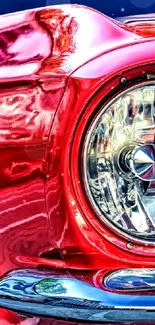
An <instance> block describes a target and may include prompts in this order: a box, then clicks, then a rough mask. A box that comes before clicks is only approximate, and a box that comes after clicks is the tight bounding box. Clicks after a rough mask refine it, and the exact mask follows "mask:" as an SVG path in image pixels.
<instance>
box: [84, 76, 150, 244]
mask: <svg viewBox="0 0 155 325" xmlns="http://www.w3.org/2000/svg"><path fill="white" fill-rule="evenodd" d="M147 85H150V86H155V81H146V82H139V83H137V84H136V85H134V86H130V87H128V88H126V89H125V90H123V91H122V92H119V94H118V95H116V96H115V97H114V98H113V99H112V100H111V101H109V102H108V103H107V104H106V105H105V106H104V105H103V106H101V108H100V112H99V114H96V116H95V117H94V118H93V121H92V123H90V127H89V128H88V130H87V134H86V140H85V141H84V145H83V147H84V149H83V157H82V163H83V171H82V172H83V175H84V188H85V191H86V193H87V196H88V199H89V201H90V204H91V205H92V208H93V209H94V210H95V212H96V214H97V216H98V217H99V218H100V220H101V221H102V222H103V224H105V225H107V226H108V227H109V228H111V229H112V230H114V231H115V233H116V234H120V235H121V236H122V237H123V238H125V239H127V240H130V241H131V242H134V243H137V244H149V245H150V246H155V243H154V242H153V241H152V239H151V238H150V240H149V239H148V240H147V239H144V238H140V237H138V235H137V236H135V237H134V236H133V235H132V234H131V233H128V232H127V231H123V230H122V229H121V228H119V227H117V226H116V225H115V224H114V223H113V222H112V221H110V220H109V219H108V218H106V217H105V216H104V215H103V213H102V212H101V210H100V209H99V207H98V206H97V203H96V202H95V200H94V198H93V195H92V193H91V190H90V186H89V180H88V175H87V167H86V160H87V159H86V158H87V148H88V144H89V141H90V137H91V135H92V131H93V129H94V127H95V125H97V123H98V121H99V120H100V117H101V116H102V114H103V112H106V111H107V110H108V108H109V107H110V106H112V104H113V103H114V102H116V100H117V99H119V98H120V97H121V96H123V95H125V94H126V93H128V92H130V91H132V90H135V89H137V88H141V87H144V86H147ZM131 145H132V143H131Z"/></svg>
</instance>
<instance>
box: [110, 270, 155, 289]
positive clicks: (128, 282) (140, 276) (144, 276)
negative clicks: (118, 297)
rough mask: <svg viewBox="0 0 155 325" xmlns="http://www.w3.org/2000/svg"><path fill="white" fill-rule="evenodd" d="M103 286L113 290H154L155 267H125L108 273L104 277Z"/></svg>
mask: <svg viewBox="0 0 155 325" xmlns="http://www.w3.org/2000/svg"><path fill="white" fill-rule="evenodd" d="M104 286H105V287H106V288H107V289H110V290H112V291H113V292H115V291H125V292H134V291H137V290H138V291H152V290H153V291H154V290H155V269H125V270H119V271H115V272H113V273H110V274H109V275H108V276H107V277H106V278H105V279H104Z"/></svg>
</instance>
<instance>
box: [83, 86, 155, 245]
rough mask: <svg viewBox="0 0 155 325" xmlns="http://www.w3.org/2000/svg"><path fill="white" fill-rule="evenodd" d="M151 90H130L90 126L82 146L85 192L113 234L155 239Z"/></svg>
mask: <svg viewBox="0 0 155 325" xmlns="http://www.w3.org/2000/svg"><path fill="white" fill-rule="evenodd" d="M154 143H155V85H153V84H150V83H149V84H143V85H140V86H138V87H132V88H130V89H129V90H128V91H126V92H123V93H122V94H121V95H119V96H118V97H117V98H116V99H114V100H112V101H111V102H110V103H109V104H108V105H107V106H106V107H103V109H102V110H101V112H100V113H99V114H98V116H97V117H96V118H95V119H94V121H93V122H92V124H91V126H90V128H89V130H88V132H87V135H86V139H85V145H84V180H85V182H84V183H85V187H86V191H87V194H88V197H89V200H90V203H91V204H92V205H93V209H95V211H96V213H97V215H98V217H99V218H100V220H101V221H102V222H104V223H108V224H109V225H111V226H112V225H113V226H114V227H115V229H116V228H117V230H121V232H122V231H123V232H125V233H128V234H130V235H132V236H134V237H135V236H138V237H140V238H143V239H150V240H151V238H153V237H154V236H155V145H154Z"/></svg>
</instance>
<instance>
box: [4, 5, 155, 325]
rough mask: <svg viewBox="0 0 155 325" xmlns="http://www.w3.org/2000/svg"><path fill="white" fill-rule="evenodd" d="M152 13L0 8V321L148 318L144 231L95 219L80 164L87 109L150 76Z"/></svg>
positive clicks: (152, 280) (154, 53) (153, 279)
mask: <svg viewBox="0 0 155 325" xmlns="http://www.w3.org/2000/svg"><path fill="white" fill-rule="evenodd" d="M154 24H155V20H154V16H153V15H148V16H138V17H126V18H122V19H121V21H119V20H118V21H116V20H113V19H111V18H108V17H107V16H104V15H103V14H101V13H99V12H97V11H95V10H93V9H90V8H87V7H84V6H78V5H63V6H53V7H48V8H41V9H36V10H29V11H24V12H20V13H15V14H12V15H5V16H1V17H0V87H1V96H0V153H1V155H0V157H1V158H0V159H1V164H0V175H1V177H0V194H1V195H0V197H1V199H0V215H1V217H0V248H1V249H0V275H1V280H0V307H1V308H2V309H1V311H0V324H3V325H5V324H21V325H26V324H32V325H35V324H44V325H45V324H53V322H55V321H54V320H53V318H56V319H59V321H60V320H61V322H63V321H66V320H68V322H71V321H74V322H76V323H77V322H95V323H98V322H108V323H109V322H117V321H118V320H119V321H121V322H128V321H130V322H134V323H135V322H136V321H137V320H138V321H143V322H147V321H154V317H155V313H154V308H155V293H154V288H155V271H154V268H155V246H154V233H153V235H152V237H151V238H150V237H149V238H147V234H145V236H144V237H145V238H141V237H140V236H141V234H138V235H134V234H132V235H131V234H130V233H125V232H123V231H122V230H119V229H118V228H117V227H116V225H115V226H112V224H111V223H109V221H106V220H101V219H100V218H99V216H98V215H97V212H96V211H95V208H94V206H92V205H91V198H90V196H89V193H87V192H88V188H85V186H84V182H85V179H84V176H83V174H82V170H83V167H82V166H83V165H82V164H83V161H84V149H83V145H85V143H86V138H87V131H88V129H89V127H90V125H91V123H92V122H91V121H92V119H93V118H94V116H98V114H99V112H100V111H101V108H102V107H104V106H106V105H107V103H109V101H111V99H114V98H115V97H117V96H118V95H119V94H121V93H122V92H125V91H128V90H129V89H131V90H132V89H137V88H136V87H138V86H141V85H144V86H146V87H148V86H151V87H154V79H155V74H154V68H155V50H154V49H155V28H154V27H155V25H154ZM102 110H103V109H102ZM153 116H154V115H153ZM151 130H152V131H151V133H147V132H145V133H143V141H144V144H145V143H147V145H148V147H146V146H145V145H144V144H143V147H145V148H144V149H145V150H146V151H147V150H151V158H152V159H154V151H153V150H154V141H153V142H152V137H153V138H154V124H153V125H152V126H151ZM150 138H151V140H150ZM147 148H149V149H147ZM137 150H138V154H139V153H140V150H142V149H141V147H140V148H139V147H138V149H137ZM136 153H137V152H136ZM81 161H82V162H81ZM126 167H127V166H126ZM151 168H153V172H152V170H151V173H152V174H151V175H152V176H151V177H152V178H151V182H152V183H153V181H154V160H153V162H151ZM135 169H136V167H135ZM138 173H139V172H137V173H136V175H137V177H138V178H140V177H139V175H140V174H138ZM145 177H148V176H147V175H145ZM149 177H150V174H149ZM143 180H144V181H145V178H144V176H143ZM149 180H150V178H149ZM152 183H151V184H152ZM153 185H154V183H153ZM153 185H151V191H152V192H151V193H153V194H151V195H152V197H153V196H154V190H153V189H154V187H153ZM151 204H153V198H152V201H151ZM153 212H154V211H153ZM150 224H151V227H154V226H153V221H152V219H151V218H150V220H149V225H150ZM134 229H135V228H134ZM152 229H154V228H151V231H152V232H153V230H152ZM135 231H136V230H135ZM137 232H138V230H137ZM138 236H139V237H138ZM135 283H136V284H135ZM7 309H9V311H7ZM149 311H150V312H149ZM28 315H29V316H28ZM25 317H26V318H25ZM42 317H45V318H42ZM46 317H47V319H46Z"/></svg>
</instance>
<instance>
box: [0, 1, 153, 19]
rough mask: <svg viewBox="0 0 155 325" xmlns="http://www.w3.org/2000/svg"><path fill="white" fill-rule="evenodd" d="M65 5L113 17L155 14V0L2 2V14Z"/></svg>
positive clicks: (0, 10) (0, 4)
mask: <svg viewBox="0 0 155 325" xmlns="http://www.w3.org/2000/svg"><path fill="white" fill-rule="evenodd" d="M64 3H78V4H84V5H87V6H90V7H93V8H95V9H98V10H100V11H102V12H104V13H105V14H107V15H109V16H113V17H118V16H126V15H132V14H135V15H136V14H145V13H153V12H155V0H0V14H4V13H9V12H13V11H20V10H24V9H30V8H35V7H42V6H46V5H50V4H64Z"/></svg>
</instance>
